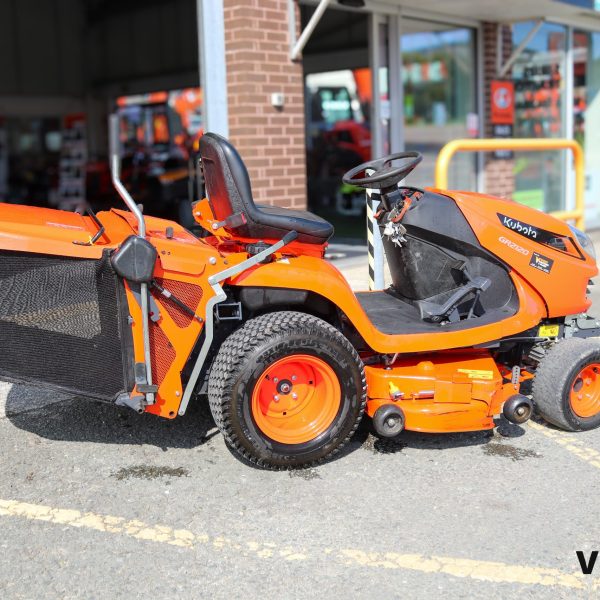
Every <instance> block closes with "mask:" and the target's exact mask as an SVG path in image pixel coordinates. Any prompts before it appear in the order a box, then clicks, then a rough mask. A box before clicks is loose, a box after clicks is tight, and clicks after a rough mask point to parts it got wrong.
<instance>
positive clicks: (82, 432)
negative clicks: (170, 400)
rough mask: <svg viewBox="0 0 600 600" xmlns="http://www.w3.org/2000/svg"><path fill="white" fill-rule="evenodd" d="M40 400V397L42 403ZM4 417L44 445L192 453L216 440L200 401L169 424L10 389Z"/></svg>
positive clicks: (26, 389) (81, 401)
mask: <svg viewBox="0 0 600 600" xmlns="http://www.w3.org/2000/svg"><path fill="white" fill-rule="evenodd" d="M40 397H45V398H44V402H43V403H42V402H41V401H40V400H39V399H40ZM5 414H6V418H7V419H8V420H9V421H10V422H11V423H12V424H13V425H15V427H18V428H19V429H23V430H25V431H29V432H31V433H34V434H36V435H39V436H40V437H43V438H46V439H49V440H60V441H71V442H95V443H101V444H137V445H141V444H149V445H153V446H156V447H159V448H162V449H164V450H167V449H168V448H196V447H198V446H201V445H203V444H205V443H206V442H208V441H209V440H210V439H211V438H212V437H214V436H215V435H217V434H218V430H217V429H216V427H215V424H214V421H213V419H212V416H211V414H210V410H209V408H208V403H207V402H204V401H202V400H200V401H195V402H193V403H192V404H191V405H190V408H189V410H188V412H187V413H186V414H185V415H184V416H183V417H178V418H177V419H174V420H172V421H171V420H168V419H163V418H161V417H156V416H154V415H150V414H142V415H138V414H137V413H135V412H133V411H132V410H129V409H127V408H122V407H118V406H115V405H113V404H106V403H103V402H97V401H95V400H87V399H84V398H73V397H70V398H66V397H64V396H60V395H53V396H49V394H48V392H47V391H46V390H43V389H39V388H34V387H30V386H23V385H14V386H12V388H11V389H10V391H9V392H8V395H7V399H6V408H5Z"/></svg>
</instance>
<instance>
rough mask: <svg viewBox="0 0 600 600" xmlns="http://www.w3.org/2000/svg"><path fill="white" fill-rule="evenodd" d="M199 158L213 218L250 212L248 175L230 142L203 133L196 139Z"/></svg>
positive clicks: (251, 209) (252, 207)
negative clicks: (198, 145) (197, 140)
mask: <svg viewBox="0 0 600 600" xmlns="http://www.w3.org/2000/svg"><path fill="white" fill-rule="evenodd" d="M200 157H201V159H202V170H203V171H204V180H205V183H206V194H207V196H208V201H209V204H210V207H211V210H212V212H213V214H214V216H215V219H217V220H219V221H224V220H225V219H226V218H227V217H230V216H231V215H234V214H236V213H245V214H247V213H252V212H253V209H254V200H253V198H252V187H251V185H250V176H249V175H248V171H247V170H246V165H244V161H243V160H242V157H241V156H240V155H239V154H238V151H237V150H236V149H235V148H234V147H233V146H232V144H230V143H229V142H228V141H227V140H226V139H225V138H224V137H222V136H220V135H218V134H216V133H205V134H204V135H203V136H202V137H201V138H200Z"/></svg>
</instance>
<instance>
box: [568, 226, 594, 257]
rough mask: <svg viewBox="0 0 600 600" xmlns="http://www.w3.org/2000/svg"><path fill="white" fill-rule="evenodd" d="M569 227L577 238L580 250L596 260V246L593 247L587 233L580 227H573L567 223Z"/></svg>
mask: <svg viewBox="0 0 600 600" xmlns="http://www.w3.org/2000/svg"><path fill="white" fill-rule="evenodd" d="M569 228H570V229H571V231H572V232H573V233H574V234H575V237H576V238H577V241H578V242H579V245H580V246H581V248H582V250H583V251H584V252H585V253H586V254H589V255H590V256H591V257H592V258H593V259H594V260H596V248H594V242H592V238H591V237H590V236H589V235H588V234H587V233H583V231H581V229H577V227H573V225H569Z"/></svg>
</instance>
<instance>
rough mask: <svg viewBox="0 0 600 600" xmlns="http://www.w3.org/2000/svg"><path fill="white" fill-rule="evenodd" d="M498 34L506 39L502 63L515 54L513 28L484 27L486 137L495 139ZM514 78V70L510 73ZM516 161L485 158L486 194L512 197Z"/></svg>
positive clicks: (504, 40)
mask: <svg viewBox="0 0 600 600" xmlns="http://www.w3.org/2000/svg"><path fill="white" fill-rule="evenodd" d="M498 35H501V36H502V49H503V52H502V62H505V61H506V60H507V59H508V58H509V57H510V55H511V53H512V31H511V28H510V26H507V25H500V26H499V25H498V24H497V23H484V24H483V47H484V50H483V60H484V69H483V86H484V115H485V122H484V130H483V132H484V137H486V138H487V137H493V127H492V123H491V121H490V84H491V82H492V80H493V79H496V78H497V56H498ZM507 77H510V71H509V73H508V74H507ZM513 167H514V161H513V160H504V159H502V160H498V159H494V157H493V155H492V154H489V155H486V157H485V167H484V174H485V191H486V192H487V193H488V194H492V195H494V196H500V197H502V198H511V197H512V193H513V192H514V189H515V177H514V174H513Z"/></svg>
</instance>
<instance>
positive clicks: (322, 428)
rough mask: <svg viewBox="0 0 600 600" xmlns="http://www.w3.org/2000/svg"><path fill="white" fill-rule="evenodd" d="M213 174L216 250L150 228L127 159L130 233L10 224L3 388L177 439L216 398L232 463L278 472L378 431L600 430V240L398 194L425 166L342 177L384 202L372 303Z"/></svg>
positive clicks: (6, 219) (40, 215)
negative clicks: (380, 283)
mask: <svg viewBox="0 0 600 600" xmlns="http://www.w3.org/2000/svg"><path fill="white" fill-rule="evenodd" d="M200 154H201V161H202V168H203V172H204V178H205V182H206V191H207V198H206V199H204V200H201V201H199V202H197V203H196V205H195V206H194V215H195V218H196V220H197V221H198V222H199V223H200V224H201V225H202V226H203V227H204V228H205V229H207V230H208V231H209V232H210V235H209V236H207V237H204V238H202V239H198V238H196V237H194V236H193V235H191V234H190V233H188V232H187V231H186V230H185V229H183V228H182V227H181V226H179V225H177V224H176V223H172V222H169V221H164V220H161V219H157V218H151V217H146V218H145V217H144V216H143V215H142V212H141V210H140V208H139V207H138V206H136V204H135V203H134V201H133V199H132V198H131V197H130V196H129V194H128V193H127V191H126V190H125V188H124V187H123V186H122V184H121V183H120V180H119V160H118V154H117V152H116V151H115V150H113V177H114V182H115V185H116V187H117V189H118V191H119V193H120V194H121V196H122V198H123V199H124V200H125V202H126V203H127V205H128V207H129V209H130V210H129V211H123V210H117V209H113V210H110V211H108V212H101V213H99V214H98V215H93V214H90V215H88V216H84V215H79V214H73V213H67V212H61V211H56V210H49V209H43V208H33V207H26V206H14V205H11V206H8V205H0V375H1V376H2V377H3V378H5V379H10V380H18V381H26V382H38V383H43V384H44V385H47V386H52V387H55V388H59V389H64V390H70V391H73V392H76V393H77V394H80V395H85V396H87V397H90V398H96V399H98V400H104V401H107V402H114V403H115V404H117V405H124V406H128V407H131V408H133V409H134V410H136V411H138V412H140V413H141V412H144V411H145V412H149V413H153V414H155V415H159V416H162V417H166V418H169V419H171V418H174V417H176V416H177V415H183V414H184V413H185V411H186V409H187V407H188V405H189V403H190V401H198V400H197V399H198V398H203V397H205V396H206V395H208V401H209V403H210V409H211V411H212V414H213V416H214V419H215V421H216V424H217V426H218V428H219V429H220V430H221V432H222V433H223V435H224V436H225V439H226V441H227V444H228V445H229V446H230V447H231V448H232V449H234V450H235V452H237V453H238V454H239V455H241V456H242V457H244V458H245V459H246V460H248V461H250V462H252V463H255V464H257V465H262V466H266V467H270V468H286V467H297V466H303V465H308V464H312V463H316V462H319V461H322V460H324V459H326V458H327V457H330V456H332V455H333V454H335V453H337V452H338V451H339V450H340V448H342V446H343V445H344V444H345V443H346V442H347V441H348V440H349V438H350V437H351V436H352V434H353V432H354V431H355V429H356V428H357V426H358V424H359V422H360V420H361V418H362V416H363V413H364V412H365V411H366V412H367V414H368V415H369V416H370V417H371V418H372V419H373V425H374V428H375V430H376V431H377V432H378V433H379V435H382V436H396V435H398V434H399V433H400V432H401V431H402V430H403V429H407V430H413V431H422V432H431V433H443V432H458V431H475V430H484V429H491V428H493V427H494V417H495V416H496V415H499V414H500V413H503V414H504V416H505V417H506V418H507V419H508V420H509V421H512V422H513V423H523V422H525V421H526V420H527V419H528V418H529V417H530V415H531V413H532V411H533V410H534V409H536V410H537V411H538V412H539V413H540V414H541V415H542V416H543V417H544V418H545V419H547V420H548V421H550V422H552V423H554V424H555V425H557V426H559V427H562V428H564V429H567V430H581V429H591V428H593V427H596V426H598V425H599V424H600V345H599V344H598V343H596V342H594V341H593V340H591V339H585V338H588V337H592V336H596V335H598V334H599V333H600V328H599V323H598V322H597V321H596V320H594V319H593V318H591V317H589V316H587V315H586V311H587V309H588V307H589V306H590V301H589V300H588V299H587V298H586V289H587V286H588V284H589V280H590V278H592V277H594V276H595V275H596V274H597V273H598V269H597V268H596V261H595V259H594V254H593V253H594V251H593V246H592V244H591V242H590V240H589V238H588V237H587V236H586V235H585V234H583V233H582V232H580V231H578V230H576V229H574V228H572V227H570V226H568V225H567V224H565V223H563V222H561V221H558V220H556V219H555V218H553V217H551V216H549V215H547V214H543V213H540V212H537V211H535V210H533V209H530V208H527V207H524V206H520V205H518V204H514V203H512V202H507V201H504V200H500V199H497V198H493V197H491V196H484V195H481V194H475V193H469V192H446V191H443V190H435V189H425V190H421V189H416V188H413V187H403V186H399V182H401V181H402V180H403V179H404V178H405V177H406V176H407V175H408V174H409V173H410V172H411V171H412V169H414V168H415V166H416V165H417V164H418V162H419V161H420V160H421V157H420V155H418V154H417V153H400V154H396V155H393V156H388V157H386V158H383V159H381V160H377V161H371V162H369V163H365V164H363V165H360V166H359V167H357V168H356V169H353V170H352V171H350V172H349V173H347V174H346V176H345V181H346V182H347V183H350V184H352V185H358V186H363V187H365V188H370V189H375V190H378V191H379V195H380V200H381V209H380V210H379V212H378V214H377V219H378V222H379V224H380V228H381V231H382V235H383V240H384V246H385V251H386V255H387V260H388V262H389V267H390V271H391V277H392V281H393V283H392V285H391V286H390V287H389V288H388V289H386V290H385V291H375V292H362V293H357V294H355V293H354V292H353V291H352V290H351V289H350V287H349V285H348V283H347V282H346V280H345V279H344V277H343V276H342V275H341V274H340V273H339V271H337V270H336V268H335V267H334V266H333V265H331V264H330V263H328V262H327V261H325V260H324V258H323V256H324V253H325V248H326V246H327V240H328V239H329V238H330V236H331V234H332V232H333V229H332V227H331V225H330V224H329V223H327V222H326V221H324V220H322V219H320V218H319V217H316V216H315V215H312V214H310V213H307V212H303V211H296V210H288V209H284V208H278V207H273V206H264V207H263V206H257V205H255V203H254V201H253V199H252V190H251V186H250V180H249V177H248V173H247V171H246V168H245V166H244V163H243V162H242V159H241V158H240V156H239V154H238V153H237V152H236V150H235V149H234V147H233V146H232V145H231V144H230V143H229V142H227V141H226V140H225V139H224V138H222V137H220V136H218V135H215V134H210V133H209V134H206V135H204V136H203V138H202V140H201V144H200ZM398 161H399V163H398ZM367 169H369V170H368V171H367ZM530 380H533V388H532V389H533V394H532V397H533V399H531V398H530V397H529V396H528V395H526V394H524V393H522V392H523V391H525V390H524V388H525V385H524V384H528V383H529V382H530Z"/></svg>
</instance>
